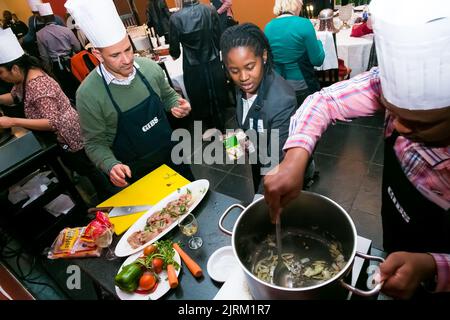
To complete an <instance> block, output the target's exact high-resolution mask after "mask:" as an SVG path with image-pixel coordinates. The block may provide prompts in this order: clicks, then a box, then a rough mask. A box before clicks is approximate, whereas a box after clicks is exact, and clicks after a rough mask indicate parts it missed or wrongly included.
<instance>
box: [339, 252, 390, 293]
mask: <svg viewBox="0 0 450 320" xmlns="http://www.w3.org/2000/svg"><path fill="white" fill-rule="evenodd" d="M356 255H357V256H359V257H361V258H363V259H369V260H376V261H379V262H384V259H383V258H382V257H377V256H371V255H368V254H364V253H361V252H358V251H356ZM339 281H340V283H341V286H343V287H344V288H346V289H347V290H349V291H351V292H353V293H355V294H357V295H358V296H362V297H370V296H374V295H376V294H378V293H379V292H380V290H381V287H382V286H383V282H380V283H377V285H376V286H375V287H374V288H373V289H371V290H368V291H366V290H361V289H358V288H355V287H353V286H351V285H349V284H348V283H346V282H344V280H342V279H341V280H339Z"/></svg>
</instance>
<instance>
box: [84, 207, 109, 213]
mask: <svg viewBox="0 0 450 320" xmlns="http://www.w3.org/2000/svg"><path fill="white" fill-rule="evenodd" d="M113 208H114V207H95V208H89V209H88V211H87V212H88V213H94V214H95V213H96V212H97V211H102V212H105V213H109V212H110V211H111V210H112V209H113Z"/></svg>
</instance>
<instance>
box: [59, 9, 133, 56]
mask: <svg viewBox="0 0 450 320" xmlns="http://www.w3.org/2000/svg"><path fill="white" fill-rule="evenodd" d="M65 7H66V9H67V11H68V12H69V13H70V15H71V16H72V17H73V18H74V19H75V21H76V22H77V25H78V26H79V27H80V29H81V30H82V31H83V32H84V33H85V35H86V37H87V38H88V39H89V41H90V42H91V43H92V44H93V46H94V47H96V48H105V47H109V46H112V45H114V44H116V43H118V42H119V41H121V40H123V38H125V36H126V35H127V32H126V30H125V27H124V25H123V23H122V20H121V19H120V17H119V14H118V13H117V10H116V7H115V5H114V2H113V1H112V0H94V1H93V0H68V1H67V2H66V4H65Z"/></svg>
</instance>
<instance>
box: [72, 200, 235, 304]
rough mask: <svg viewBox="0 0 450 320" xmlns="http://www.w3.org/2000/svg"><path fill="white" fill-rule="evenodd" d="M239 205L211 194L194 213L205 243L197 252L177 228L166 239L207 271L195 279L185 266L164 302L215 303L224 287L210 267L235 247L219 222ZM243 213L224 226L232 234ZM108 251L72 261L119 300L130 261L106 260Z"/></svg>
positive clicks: (115, 239)
mask: <svg viewBox="0 0 450 320" xmlns="http://www.w3.org/2000/svg"><path fill="white" fill-rule="evenodd" d="M235 203H239V201H238V200H236V199H234V198H231V197H229V196H226V195H224V194H221V193H218V192H214V191H208V193H207V194H206V196H205V198H204V199H203V200H202V201H201V203H200V204H199V205H198V206H197V208H195V209H194V211H193V214H194V215H195V216H196V217H197V219H198V222H199V231H198V233H197V235H198V236H201V237H202V239H203V246H202V247H201V248H200V249H197V250H191V249H189V247H188V246H187V240H188V237H186V236H184V235H183V234H182V233H181V232H180V231H179V229H178V227H175V228H174V229H173V230H172V231H170V232H169V233H168V234H167V235H166V236H165V238H171V239H173V240H174V241H181V242H182V243H183V244H184V246H183V250H184V251H185V252H186V253H187V254H188V255H189V256H191V257H192V259H194V261H196V262H197V263H198V264H199V265H200V267H201V268H202V270H203V276H202V277H201V278H194V277H193V276H192V274H191V273H190V271H189V269H188V268H187V267H186V265H185V264H184V263H183V262H182V268H181V271H180V275H179V276H178V278H179V285H178V287H177V288H176V289H172V290H170V291H169V292H168V293H167V294H166V295H165V296H163V297H162V299H176V300H187V299H189V300H211V299H212V298H214V296H215V295H216V293H217V292H218V291H219V289H220V287H221V285H222V283H217V282H215V281H214V280H212V279H211V278H210V277H209V275H208V272H207V270H206V264H207V262H208V258H209V257H210V256H211V254H212V253H213V252H214V251H215V250H217V249H218V248H221V247H223V246H229V245H231V237H230V236H227V235H225V234H224V233H222V232H221V231H220V230H219V227H218V222H219V218H220V216H221V215H222V213H223V212H224V211H225V210H226V209H227V208H228V207H229V206H230V205H232V204H235ZM240 212H241V211H240V210H238V209H236V210H233V211H232V212H231V213H230V214H229V215H228V216H227V218H226V220H225V222H224V224H225V227H226V228H227V229H229V230H232V228H233V225H234V222H235V221H236V220H237V217H238V216H239V214H240ZM119 239H120V236H115V238H114V240H113V244H112V245H111V248H115V245H116V244H117V242H118V241H119ZM105 254H106V250H103V254H102V257H100V258H83V259H74V260H72V261H73V262H74V263H75V264H77V265H78V266H79V267H80V268H81V269H82V270H83V271H84V272H85V273H86V274H87V275H88V276H89V277H90V278H91V279H92V280H93V281H94V282H95V283H96V284H97V285H99V286H100V287H101V288H102V289H103V290H104V291H106V292H107V293H108V294H110V295H111V296H113V297H115V298H117V295H116V290H115V286H114V277H115V275H116V274H117V272H118V271H119V268H120V266H121V265H122V263H123V262H124V261H125V259H126V257H123V258H117V259H115V260H106V259H105V258H104V256H105Z"/></svg>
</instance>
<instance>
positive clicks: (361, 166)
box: [12, 110, 383, 299]
mask: <svg viewBox="0 0 450 320" xmlns="http://www.w3.org/2000/svg"><path fill="white" fill-rule="evenodd" d="M232 117H233V110H229V112H228V119H229V121H231V120H232ZM382 131H383V116H382V115H379V116H376V117H371V118H362V119H357V120H354V121H352V122H348V123H342V122H339V123H337V124H336V125H334V126H332V127H330V128H329V129H328V130H327V131H326V133H325V134H324V135H323V137H322V139H321V140H320V143H319V144H318V146H317V149H316V152H315V156H314V157H315V161H316V166H317V169H318V170H319V171H320V176H319V178H318V179H317V180H316V181H315V182H314V184H313V185H312V186H311V187H310V189H309V190H311V191H313V192H317V193H320V194H323V195H325V196H327V197H329V198H331V199H333V200H334V201H336V202H337V203H339V204H340V205H341V206H342V207H343V208H344V209H346V210H347V212H348V213H349V214H350V215H351V217H352V218H353V220H354V222H355V225H356V229H357V232H358V234H359V235H361V236H365V237H367V238H369V239H372V240H373V245H374V246H375V247H377V248H382V241H381V240H382V238H381V218H380V205H381V196H380V192H381V174H382V169H383V166H382V163H383V143H382ZM196 152H197V153H198V152H202V148H198V149H197V150H194V151H193V154H192V155H194V154H195V153H196ZM192 171H193V174H194V176H195V178H196V179H201V178H204V179H208V180H209V181H210V183H211V189H212V190H215V191H218V192H222V193H224V194H227V195H229V196H231V197H235V198H236V199H238V200H240V201H243V202H244V203H249V202H251V201H252V199H253V196H254V193H253V185H252V180H251V171H250V168H249V167H248V166H245V165H237V164H234V165H233V164H230V165H225V164H223V165H205V164H193V165H192ZM12 264H13V263H12ZM66 268H67V264H64V263H55V264H54V268H53V269H54V270H53V269H52V270H50V273H52V277H56V278H57V279H58V278H60V279H65V278H67V275H66V274H65V271H66ZM35 269H36V270H35V273H36V279H38V280H40V282H45V281H46V280H45V279H46V278H48V274H47V273H46V272H43V271H42V272H41V271H40V270H39V268H35ZM38 280H36V281H38ZM49 281H50V280H49ZM61 281H63V280H61ZM61 281H57V282H58V283H55V282H50V283H51V284H50V285H51V287H52V288H53V289H52V288H50V287H48V286H41V285H36V284H31V283H25V285H26V286H27V287H29V288H30V290H31V291H32V292H33V293H34V294H35V296H36V297H37V298H38V299H67V298H72V299H79V298H85V299H91V298H94V297H95V294H94V292H93V290H92V287H89V285H87V287H88V289H86V290H85V291H84V292H77V291H73V292H69V293H67V292H64V290H61V288H60V287H59V286H61ZM62 285H63V286H64V282H63V284H62ZM84 288H86V286H84Z"/></svg>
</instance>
